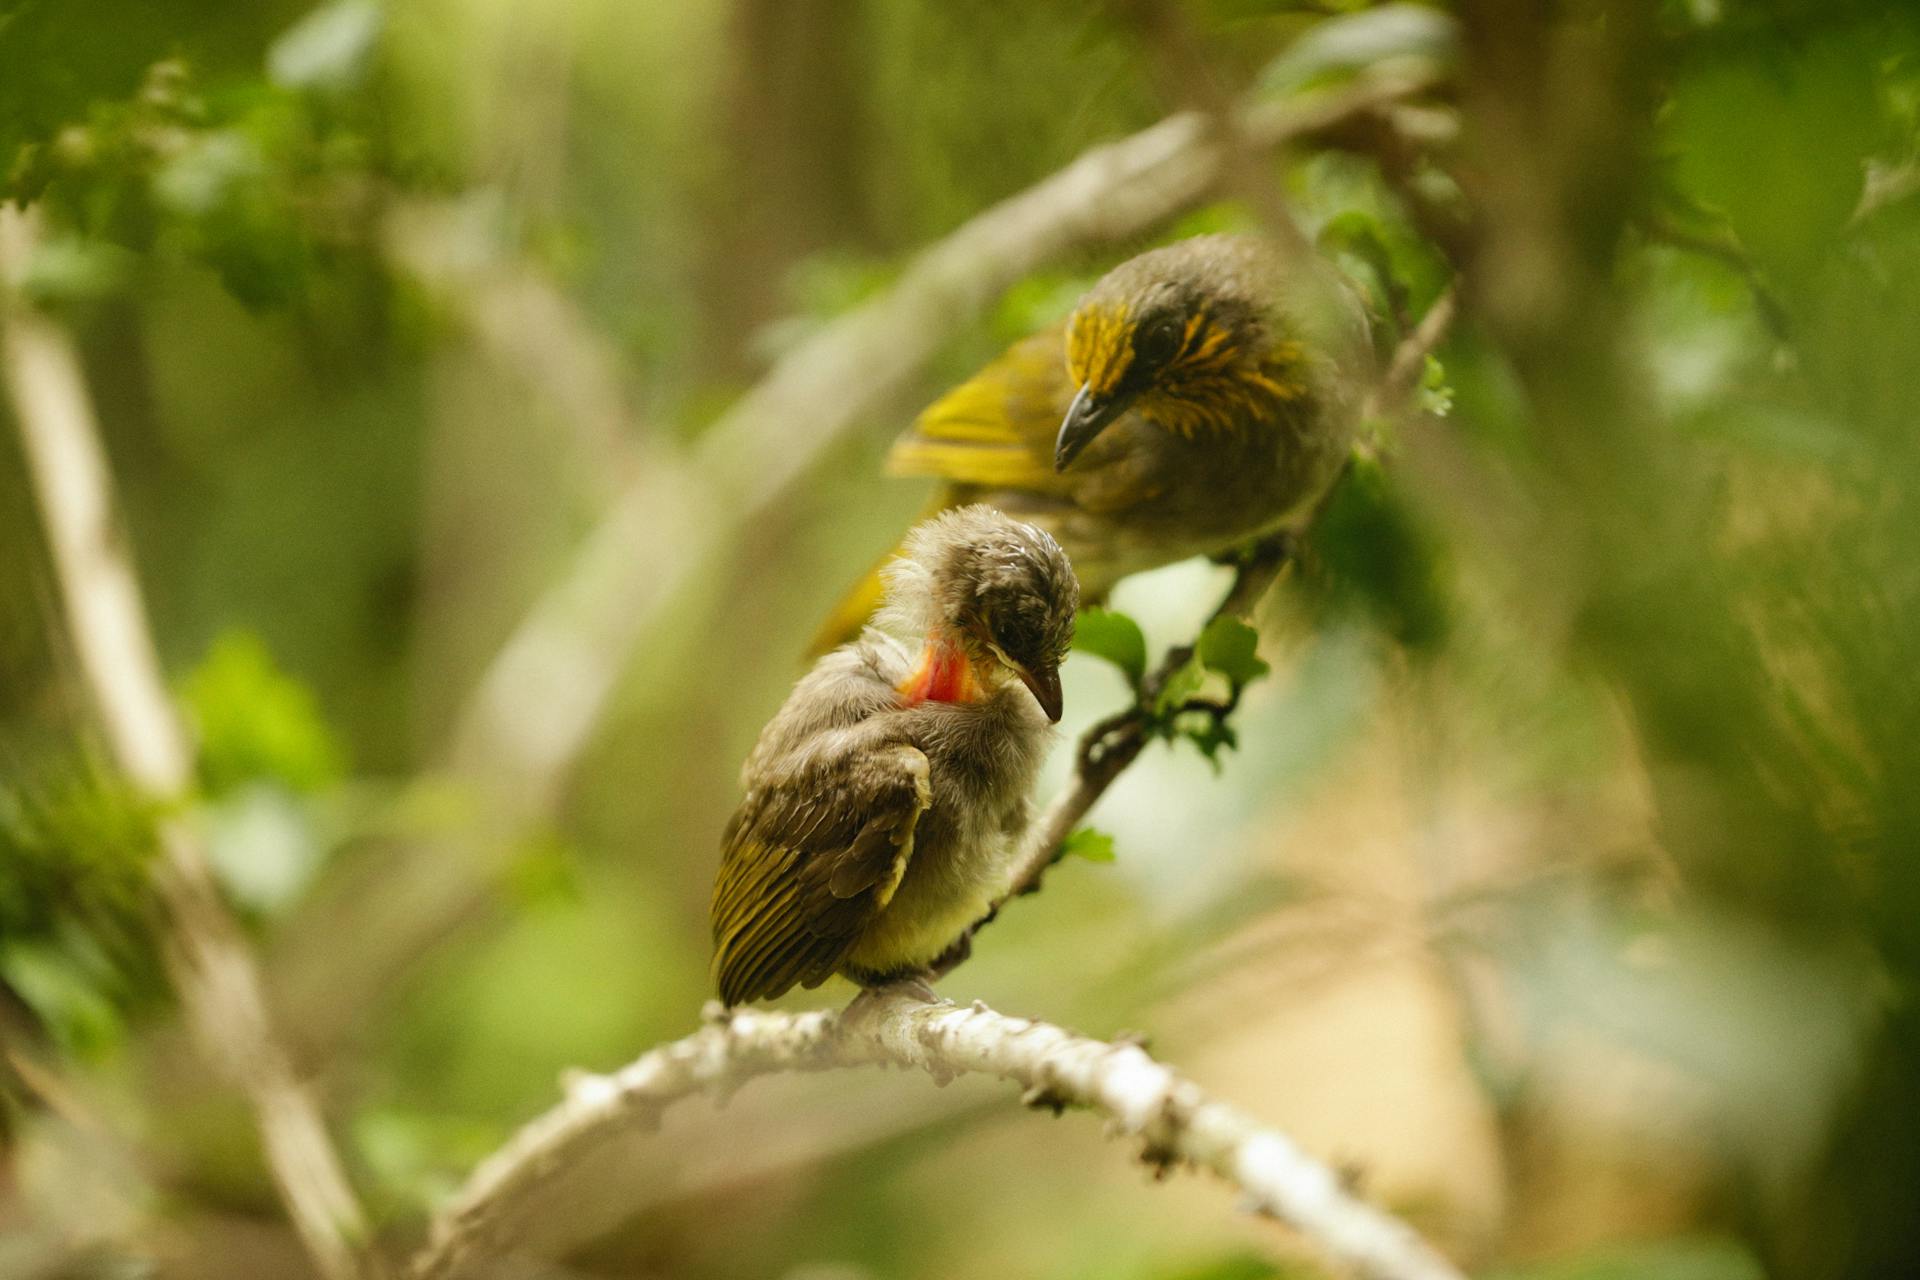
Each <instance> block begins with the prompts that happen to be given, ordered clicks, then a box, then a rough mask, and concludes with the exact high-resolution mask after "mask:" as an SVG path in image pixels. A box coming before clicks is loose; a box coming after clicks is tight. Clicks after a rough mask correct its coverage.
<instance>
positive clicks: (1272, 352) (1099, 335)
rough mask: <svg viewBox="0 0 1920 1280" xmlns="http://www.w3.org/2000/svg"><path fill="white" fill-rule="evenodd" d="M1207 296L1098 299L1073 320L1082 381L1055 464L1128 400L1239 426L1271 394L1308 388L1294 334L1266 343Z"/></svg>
mask: <svg viewBox="0 0 1920 1280" xmlns="http://www.w3.org/2000/svg"><path fill="white" fill-rule="evenodd" d="M1253 341H1254V339H1253V334H1252V332H1251V331H1249V330H1248V328H1247V327H1246V326H1236V325H1234V324H1232V323H1231V322H1229V321H1227V320H1225V319H1222V318H1220V317H1219V316H1217V315H1216V312H1215V311H1214V309H1212V308H1209V307H1206V306H1199V307H1195V308H1191V309H1188V308H1181V307H1178V306H1175V305H1169V304H1168V303H1166V302H1164V301H1162V302H1160V303H1159V304H1158V305H1155V306H1151V307H1138V306H1136V305H1135V304H1133V303H1130V302H1107V301H1099V302H1089V303H1087V304H1085V305H1083V306H1082V307H1081V308H1080V309H1079V310H1078V311H1076V312H1075V313H1074V314H1073V318H1072V319H1071V320H1070V321H1069V322H1068V325H1067V372H1068V374H1069V375H1070V376H1071V377H1072V378H1073V380H1074V382H1075V383H1076V384H1078V386H1079V392H1078V394H1077V395H1076V396H1075V398H1074V403H1073V407H1072V409H1070V410H1069V411H1068V414H1067V419H1066V421H1065V422H1064V423H1063V424H1062V426H1061V430H1060V438H1059V441H1058V443H1057V445H1056V447H1055V453H1054V465H1055V466H1056V468H1058V469H1061V470H1064V469H1065V468H1066V467H1067V466H1068V465H1070V464H1071V463H1072V461H1073V459H1074V458H1075V457H1076V456H1078V454H1079V453H1080V451H1081V450H1082V449H1084V448H1085V447H1086V446H1087V445H1088V444H1089V443H1091V442H1092V440H1093V439H1094V437H1096V436H1097V435H1099V433H1100V431H1101V430H1102V429H1104V428H1105V427H1106V426H1107V424H1108V423H1110V422H1112V421H1113V420H1114V419H1115V418H1117V417H1118V416H1119V415H1120V414H1121V413H1123V412H1124V411H1126V410H1127V409H1129V408H1136V407H1137V408H1138V409H1139V410H1140V411H1141V413H1143V414H1144V415H1146V416H1147V417H1148V418H1150V419H1152V420H1153V421H1154V422H1156V423H1158V424H1159V425H1160V426H1163V427H1165V428H1167V429H1169V430H1171V431H1174V432H1177V433H1178V434H1180V435H1182V436H1186V437H1189V438H1191V437H1192V436H1194V435H1196V434H1198V433H1199V432H1201V431H1219V430H1230V429H1232V428H1233V426H1234V424H1235V423H1236V422H1237V421H1239V420H1241V419H1242V418H1243V417H1244V416H1245V415H1247V414H1249V413H1253V412H1257V411H1258V410H1259V409H1260V407H1261V406H1262V405H1263V404H1270V403H1272V402H1275V401H1280V400H1289V399H1292V398H1294V397H1296V396H1298V395H1299V394H1301V393H1302V392H1303V390H1304V388H1303V385H1302V384H1301V382H1300V381H1299V379H1298V378H1297V377H1295V376H1293V375H1294V374H1295V373H1296V371H1297V365H1298V363H1299V358H1300V350H1299V347H1298V345H1297V344H1295V343H1293V342H1287V341H1280V342H1268V343H1264V344H1261V345H1262V349H1261V350H1250V349H1249V347H1250V345H1251V344H1252V342H1253Z"/></svg>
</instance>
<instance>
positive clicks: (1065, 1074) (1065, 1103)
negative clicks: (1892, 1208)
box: [413, 989, 1461, 1280]
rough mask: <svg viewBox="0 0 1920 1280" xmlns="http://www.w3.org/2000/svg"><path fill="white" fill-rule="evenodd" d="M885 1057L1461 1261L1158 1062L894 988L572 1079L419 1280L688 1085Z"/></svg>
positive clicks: (1293, 1211) (1413, 1250)
mask: <svg viewBox="0 0 1920 1280" xmlns="http://www.w3.org/2000/svg"><path fill="white" fill-rule="evenodd" d="M873 1065H890V1066H898V1067H908V1068H912V1069H914V1070H918V1071H924V1072H926V1073H927V1074H928V1075H930V1076H932V1077H933V1078H934V1079H935V1080H937V1081H946V1080H948V1079H951V1078H953V1077H955V1076H958V1075H963V1074H969V1073H979V1074H985V1075H991V1076H997V1077H999V1078H1001V1079H1004V1080H1011V1081H1013V1082H1015V1083H1017V1084H1019V1085H1021V1086H1023V1088H1024V1089H1025V1093H1024V1094H1023V1095H1022V1099H1021V1100H1022V1101H1023V1102H1025V1103H1027V1104H1028V1105H1030V1106H1034V1107H1048V1108H1053V1109H1056V1110H1058V1109H1062V1108H1067V1107H1074V1108H1085V1109H1087V1110H1091V1111H1095V1112H1098V1113H1100V1114H1101V1115H1103V1116H1105V1117H1106V1118H1107V1119H1108V1120H1109V1121H1111V1122H1112V1129H1113V1130H1114V1132H1115V1133H1116V1134H1117V1135H1118V1136H1121V1137H1124V1138H1126V1139H1129V1140H1133V1141H1137V1142H1138V1143H1139V1144H1140V1154H1141V1158H1142V1159H1144V1160H1146V1161H1147V1162H1148V1163H1150V1164H1152V1165H1154V1166H1155V1167H1157V1168H1162V1169H1166V1168H1173V1167H1188V1168H1193V1169H1204V1170H1207V1171H1209V1172H1212V1173H1213V1174H1215V1175H1217V1176H1218V1177H1220V1178H1222V1179H1224V1180H1226V1181H1227V1182H1228V1183H1230V1184H1232V1185H1233V1186H1235V1187H1237V1188H1238V1189H1239V1190H1240V1191H1241V1193H1242V1195H1243V1198H1244V1204H1245V1205H1246V1207H1247V1208H1248V1209H1250V1210H1252V1211H1253V1212H1256V1213H1260V1214H1264V1215H1266V1216H1269V1217H1272V1218H1274V1219H1277V1220H1278V1221H1280V1222H1283V1223H1285V1224H1287V1225H1288V1226H1290V1227H1292V1228H1293V1229H1295V1230H1296V1231H1298V1232H1300V1233H1301V1235H1303V1236H1304V1237H1306V1238H1307V1239H1308V1240H1309V1241H1311V1242H1312V1243H1313V1244H1314V1245H1315V1246H1316V1247H1317V1248H1319V1249H1320V1250H1321V1251H1322V1252H1324V1253H1325V1254H1326V1255H1327V1256H1328V1257H1329V1258H1330V1259H1332V1260H1334V1261H1336V1262H1338V1263H1341V1264H1342V1265H1344V1266H1347V1267H1349V1268H1351V1269H1352V1270H1353V1271H1354V1272H1355V1273H1356V1274H1358V1275H1361V1276H1366V1277H1372V1278H1377V1280H1460V1274H1461V1273H1460V1272H1459V1271H1458V1270H1456V1269H1455V1268H1454V1266H1453V1265H1452V1264H1451V1263H1450V1262H1448V1261H1447V1260H1446V1259H1445V1258H1444V1257H1442V1256H1441V1255H1440V1253H1439V1252H1438V1251H1437V1250H1435V1249H1434V1248H1433V1247H1432V1246H1431V1245H1429V1244H1428V1243H1427V1242H1426V1241H1425V1240H1423V1239H1422V1238H1421V1237H1420V1236H1419V1235H1418V1234H1417V1233H1416V1232H1414V1230H1413V1229H1412V1228H1411V1227H1409V1226H1408V1225H1407V1224H1406V1223H1404V1222H1402V1221H1401V1220H1400V1219H1398V1218H1396V1217H1394V1216H1392V1215H1391V1214H1388V1213H1386V1212H1384V1211H1383V1210H1380V1209H1377V1208H1375V1207H1373V1206H1371V1205H1369V1204H1367V1203H1366V1202H1365V1201H1363V1200H1361V1199H1359V1198H1358V1197H1357V1196H1355V1195H1354V1194H1353V1193H1352V1192H1351V1191H1349V1190H1348V1189H1347V1188H1346V1187H1345V1186H1344V1185H1343V1184H1342V1182H1341V1179H1340V1177H1339V1175H1338V1174H1336V1173H1335V1172H1334V1171H1333V1170H1332V1169H1330V1168H1328V1167H1327V1166H1326V1165H1325V1164H1322V1163H1321V1162H1319V1161H1317V1160H1314V1159H1312V1158H1311V1157H1309V1156H1308V1155H1306V1154H1305V1153H1304V1152H1302V1151H1301V1150H1300V1149H1299V1147H1297V1146H1296V1145H1295V1144H1294V1143H1293V1142H1292V1141H1291V1140H1290V1139H1288V1138H1287V1137H1285V1136H1284V1135H1282V1134H1280V1133H1279V1132H1277V1131H1275V1130H1273V1129H1270V1128H1267V1127H1265V1126H1263V1125H1261V1124H1260V1123H1259V1122H1258V1121H1256V1120H1255V1119H1254V1118H1253V1117H1251V1116H1249V1115H1247V1114H1246V1113H1245V1112H1243V1111H1241V1110H1239V1109H1238V1108H1236V1107H1233V1106H1230V1105H1229V1104H1227V1103H1224V1102H1219V1101H1216V1100H1214V1099H1212V1098H1210V1097H1208V1096H1207V1094H1206V1093H1205V1091H1203V1090H1202V1089H1201V1088H1200V1087H1199V1086H1198V1085H1195V1084H1194V1083H1193V1082H1191V1081H1189V1080H1186V1079H1184V1078H1183V1077H1181V1076H1180V1075H1179V1074H1178V1073H1176V1072H1174V1071H1173V1070H1171V1069H1170V1068H1168V1067H1166V1066H1164V1065H1162V1064H1160V1063H1158V1062H1156V1061H1154V1059H1153V1058H1152V1057H1150V1056H1149V1055H1148V1054H1147V1053H1146V1051H1145V1050H1143V1049H1142V1048H1140V1046H1138V1045H1136V1044H1131V1043H1126V1042H1121V1043H1108V1042H1106V1041H1102V1040H1094V1039H1090V1038H1088V1037H1086V1036H1079V1035H1075V1034H1073V1033H1072V1032H1070V1031H1066V1030H1064V1029H1062V1028H1060V1027H1056V1026H1052V1025H1050V1024H1048V1023H1044V1022H1030V1021H1028V1020H1026V1019H1024V1018H1011V1017H1008V1016H1006V1015H1004V1014H1000V1013H996V1012H994V1011H993V1010H991V1009H989V1008H987V1007H986V1006H985V1005H983V1004H980V1003H978V1002H976V1003H974V1004H973V1005H972V1006H970V1007H963V1006H959V1005H955V1004H952V1003H951V1002H947V1001H940V1002H937V1003H927V1002H925V1001H923V1000H921V999H919V998H917V997H915V996H913V995H911V994H908V993H906V992H903V991H901V990H898V989H890V990H885V991H878V992H869V993H866V994H864V995H862V996H860V997H858V998H856V999H855V1000H854V1002H853V1003H852V1004H851V1005H849V1006H848V1007H847V1008H846V1009H845V1010H844V1011H843V1012H839V1013H833V1012H828V1011H824V1010H822V1011H815V1012H810V1013H772V1012H764V1011H760V1010H750V1009H742V1010H736V1011H733V1012H731V1013H722V1012H719V1011H718V1010H717V1007H716V1008H715V1009H714V1010H713V1016H712V1020H711V1025H709V1026H707V1027H705V1028H703V1029H702V1030H700V1031H697V1032H695V1033H694V1034H692V1035H690V1036H688V1037H686V1038H685V1039H682V1040H677V1041H674V1042H673V1043H671V1044H666V1045H662V1046H660V1047H659V1048H657V1049H654V1050H652V1051H650V1052H648V1053H646V1054H644V1055H642V1056H641V1057H640V1058H638V1059H636V1060H635V1061H633V1062H632V1063H629V1064H628V1065H627V1066H625V1067H622V1068H621V1069H620V1070H618V1071H616V1072H613V1073H612V1074H610V1075H604V1076H601V1075H580V1076H575V1077H573V1078H572V1079H570V1080H569V1082H568V1084H567V1090H566V1093H567V1096H566V1098H565V1099H564V1100H563V1101H562V1102H561V1103H560V1104H559V1105H557V1106H556V1107H554V1108H553V1109H552V1110H550V1111H548V1112H547V1113H546V1114H544V1115H542V1116H540V1117H538V1118H537V1119H535V1120H534V1121H533V1122H532V1123H530V1124H528V1125H527V1126H526V1127H524V1128H523V1129H521V1130H520V1132H519V1133H518V1134H516V1135H515V1136H514V1137H513V1139H512V1140H511V1141H509V1142H508V1143H507V1145H506V1146H505V1147H503V1148H502V1149H501V1150H500V1151H499V1152H498V1153H496V1154H495V1155H494V1156H492V1157H491V1158H489V1159H488V1160H487V1161H486V1162H485V1163H484V1164H482V1165H481V1166H480V1167H479V1169H477V1170H476V1171H475V1172H474V1175H473V1177H472V1178H471V1179H470V1180H469V1181H468V1183H467V1185H466V1186H465V1188H463V1189H462V1190H461V1191H460V1193H459V1194H458V1195H457V1196H456V1197H455V1199H454V1201H453V1203H452V1204H451V1205H450V1206H448V1208H447V1209H446V1211H445V1212H444V1213H442V1214H441V1215H440V1217H439V1218H438V1219H437V1220H436V1221H435V1223H434V1226H433V1229H432V1235H431V1239H430V1242H429V1244H428V1245H427V1247H426V1248H425V1249H424V1250H423V1251H422V1252H421V1254H420V1255H419V1257H418V1258H417V1259H416V1260H415V1262H414V1266H413V1276H414V1278H415V1280H454V1278H455V1277H459V1276H462V1275H466V1274H470V1273H471V1271H472V1269H473V1268H475V1267H476V1266H479V1265H481V1264H484V1263H488V1262H492V1261H497V1260H499V1259H501V1258H502V1257H503V1256H510V1255H511V1253H512V1249H513V1245H514V1242H515V1241H516V1240H518V1239H519V1238H521V1236H522V1235H523V1234H524V1228H525V1226H526V1224H527V1222H528V1217H527V1215H528V1214H530V1213H541V1212H547V1211H550V1210H549V1208H548V1206H546V1205H545V1204H544V1203H543V1202H542V1199H541V1195H540V1193H541V1191H542V1189H543V1188H544V1187H545V1186H546V1184H547V1183H548V1182H549V1181H550V1180H551V1179H552V1178H553V1177H554V1175H555V1172H556V1171H557V1170H561V1169H565V1168H569V1167H572V1166H573V1165H575V1164H577V1163H578V1162H580V1161H582V1160H584V1159H586V1158H588V1157H589V1155H590V1154H591V1153H593V1152H595V1151H597V1150H600V1149H602V1148H603V1147H604V1146H605V1145H606V1144H608V1143H611V1142H614V1141H616V1140H618V1139H620V1138H622V1137H624V1136H626V1135H628V1134H630V1133H631V1132H633V1131H635V1130H637V1129H650V1128H652V1127H653V1126H655V1125H657V1124H658V1123H659V1119H660V1116H661V1114H662V1112H664V1111H665V1110H666V1109H667V1108H668V1107H669V1106H671V1105H672V1104H673V1103H674V1102H677V1101H679V1100H680V1099H682V1098H685V1097H688V1096H690V1095H693V1094H699V1093H710V1094H715V1095H717V1096H722V1097H724V1096H725V1095H726V1094H728V1093H730V1092H731V1091H733V1090H735V1089H737V1088H739V1087H740V1086H741V1085H743V1084H745V1083H747V1082H748V1081H749V1080H752V1079H754V1078H756V1077H758V1076H763V1075H771V1074H775V1073H779V1072H789V1071H824V1070H831V1069H834V1068H840V1067H856V1066H873Z"/></svg>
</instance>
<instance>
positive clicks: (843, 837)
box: [712, 505, 1079, 1007]
mask: <svg viewBox="0 0 1920 1280" xmlns="http://www.w3.org/2000/svg"><path fill="white" fill-rule="evenodd" d="M884 580H885V589H886V605H885V608H884V609H883V610H882V611H881V613H880V615H879V616H878V618H877V619H876V625H874V626H870V627H868V628H866V629H865V630H864V631H863V632H862V633H861V634H860V636H859V637H858V638H857V639H855V640H853V641H851V642H849V643H848V644H845V645H843V646H841V647H839V648H837V649H835V650H834V651H833V652H831V653H829V654H827V655H825V656H824V657H822V658H820V659H819V660H818V661H817V662H816V663H815V664H814V666H813V668H812V669H811V670H810V671H808V672H807V674H806V675H804V676H802V677H801V679H800V680H799V682H798V683H797V684H796V685H795V686H794V688H793V691H792V693H791V694H790V695H789V696H788V697H787V700H786V702H785V703H784V704H783V705H782V706H781V708H780V710H779V711H778V712H776V713H775V715H774V717H773V719H772V720H771V721H769V722H768V724H767V726H766V727H765V729H763V730H762V731H761V734H760V737H759V740H758V742H757V743H756V744H755V746H754V748H753V750H752V752H751V753H750V754H749V755H748V757H747V760H746V763H745V765H744V766H743V767H742V769H741V785H742V787H743V789H744V791H745V797H744V798H743V799H742V801H741V803H740V806H739V808H738V809H737V810H736V811H735V812H734V814H733V816H732V818H731V819H730V820H729V821H728V823H727V826H726V829H725V833H724V835H723V837H722V840H721V850H722V852H721V861H720V869H719V873H718V875H717V877H716V879H715V883H714V890H713V903H712V924H713V943H714V955H713V977H714V981H715V985H716V986H717V987H718V989H719V993H720V999H721V1001H722V1002H723V1003H724V1004H725V1005H727V1006H728V1007H731V1006H734V1005H737V1004H741V1003H745V1002H747V1001H750V1000H755V999H771V998H774V997H777V996H780V995H782V994H784V993H786V992H787V991H788V990H790V989H791V988H792V987H793V986H794V985H795V984H796V983H798V984H800V985H802V986H804V987H808V988H812V987H817V986H819V985H820V984H821V983H822V982H823V981H825V980H826V979H827V978H828V977H829V976H830V975H832V974H834V973H840V974H842V975H844V976H846V977H848V978H851V979H852V980H853V981H855V982H856V983H859V984H861V985H863V986H868V987H872V986H881V985H885V984H887V983H889V982H894V981H900V980H905V979H910V978H913V977H915V976H916V975H921V974H924V973H925V972H926V971H927V970H928V968H929V967H930V966H931V965H933V963H934V962H935V961H936V960H938V959H940V958H941V957H942V955H943V953H947V952H948V951H949V950H950V949H951V948H954V947H955V946H956V945H961V946H964V944H965V938H966V935H967V933H968V930H969V929H970V927H971V926H972V925H973V924H974V923H976V922H977V921H978V920H980V919H981V918H983V917H984V916H985V915H986V914H987V913H988V911H989V910H990V909H991V907H992V905H993V904H994V903H995V902H996V901H997V900H998V899H999V898H1000V897H1001V896H1002V895H1003V894H1004V892H1005V891H1006V890H1007V889H1008V887H1009V885H1008V880H1009V878H1010V875H1011V871H1012V863H1013V857H1014V854H1015V851H1016V847H1017V844H1018V841H1019V838H1020V835H1021V833H1022V832H1023V831H1024V830H1025V828H1026V826H1027V824H1028V822H1029V820H1030V805H1029V798H1028V797H1029V793H1030V792H1031V790H1032V788H1033V782H1034V777H1035V774H1036V773H1037V771H1038V769H1039V767H1040V764H1041V761H1042V760H1043V758H1044V756H1045V754H1046V749H1047V746H1048V744H1049V743H1050V742H1051V740H1052V737H1053V733H1054V729H1053V726H1054V725H1055V724H1057V723H1058V722H1059V719H1060V715H1061V691H1060V674H1059V668H1060V663H1061V661H1062V660H1063V659H1064V657H1065V656H1066V652H1067V649H1068V646H1069V645H1070V643H1071V642H1072V638H1073V627H1074V618H1075V614H1076V612H1077V610H1078V607H1079V588H1078V585H1077V583H1076V581H1075V578H1074V573H1073V568H1072V566H1071V565H1070V564H1069V563H1068V561H1067V558H1066V555H1065V553H1064V552H1063V551H1062V550H1061V549H1060V545H1059V543H1057V542H1056V541H1055V540H1054V539H1053V538H1052V537H1050V536H1049V535H1048V534H1046V533H1045V532H1043V531H1042V530H1040V529H1037V528H1035V527H1033V526H1032V525H1029V524H1024V523H1022V522H1020V521H1016V520H1013V519H1011V518H1010V517H1008V516H1007V515H1005V514H1004V513H1002V512H999V511H997V510H995V509H993V508H991V507H987V506H983V505H969V506H964V507H957V508H955V509H953V510H950V511H947V512H944V513H942V514H940V515H938V516H936V517H935V518H933V519H931V520H928V521H926V522H924V523H922V524H920V525H918V526H916V527H915V528H914V529H913V530H912V531H910V533H909V534H908V536H907V538H906V539H905V541H904V542H903V544H902V547H901V553H900V555H899V556H898V558H896V559H895V560H893V561H892V562H891V563H890V564H888V565H887V566H886V569H885V572H884Z"/></svg>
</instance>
